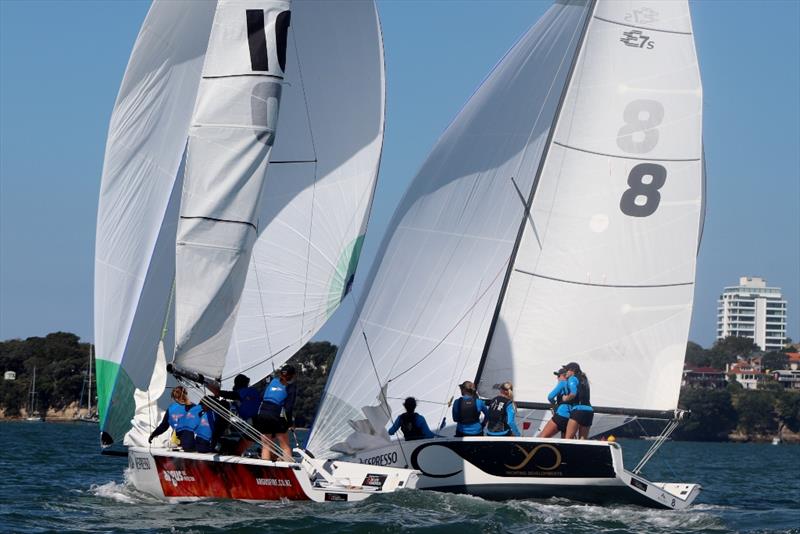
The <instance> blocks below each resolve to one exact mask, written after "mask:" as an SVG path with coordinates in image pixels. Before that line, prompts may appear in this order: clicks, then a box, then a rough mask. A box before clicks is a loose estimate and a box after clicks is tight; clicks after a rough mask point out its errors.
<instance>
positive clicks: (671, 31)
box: [594, 16, 692, 35]
mask: <svg viewBox="0 0 800 534" xmlns="http://www.w3.org/2000/svg"><path fill="white" fill-rule="evenodd" d="M594 18H596V19H597V20H602V21H603V22H608V23H609V24H617V25H619V26H626V27H628V28H637V29H639V30H648V31H653V32H661V33H677V34H678V35H692V32H679V31H677V30H660V29H658V28H651V27H649V26H635V25H633V24H627V23H625V22H617V21H616V20H608V19H604V18H603V17H597V16H596V17H594Z"/></svg>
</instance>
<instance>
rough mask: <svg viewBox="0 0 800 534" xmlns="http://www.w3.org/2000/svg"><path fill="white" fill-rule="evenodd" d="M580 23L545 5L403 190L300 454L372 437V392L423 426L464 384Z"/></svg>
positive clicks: (568, 9) (573, 9) (569, 12)
mask: <svg viewBox="0 0 800 534" xmlns="http://www.w3.org/2000/svg"><path fill="white" fill-rule="evenodd" d="M587 13H588V8H587V6H586V3H584V2H559V3H557V4H556V5H555V6H553V7H552V8H551V9H550V10H549V11H548V12H547V13H546V14H545V16H544V17H543V19H542V20H541V21H540V22H539V23H538V24H536V26H534V27H533V28H532V29H531V30H530V31H529V32H528V33H527V34H526V35H524V36H523V37H522V39H521V40H520V41H519V42H518V43H517V44H516V45H515V46H514V47H513V48H512V50H511V51H509V53H508V54H507V55H506V57H505V58H504V59H503V60H502V61H501V62H500V63H499V64H498V65H497V66H496V67H495V69H494V70H493V72H492V73H491V74H490V75H489V76H488V78H487V79H486V80H485V82H484V83H483V84H482V86H481V87H480V88H479V89H478V91H477V92H476V93H475V94H474V95H473V96H472V98H471V99H470V100H469V102H468V103H467V104H466V106H465V107H464V109H463V110H462V111H461V113H460V114H459V115H458V117H456V119H455V120H454V121H453V123H452V124H451V125H450V126H449V127H448V129H447V130H446V131H445V133H444V134H443V135H442V137H441V139H440V140H439V141H438V143H437V144H436V146H435V147H434V149H433V151H432V152H431V154H430V156H429V157H428V159H427V161H426V162H425V164H424V165H423V166H422V169H421V170H420V172H419V174H418V175H417V176H416V178H415V179H414V180H413V182H412V184H411V186H410V187H409V189H408V191H407V192H406V194H405V196H404V198H403V200H402V201H401V203H400V206H399V207H398V209H397V211H396V213H395V214H394V217H393V219H392V222H391V223H390V226H389V229H388V231H387V235H386V237H385V239H384V241H383V243H382V245H381V249H380V251H379V254H378V260H376V264H375V266H374V268H373V270H372V272H371V273H370V276H369V278H368V281H367V287H368V290H367V291H366V292H365V297H364V300H363V301H362V302H361V304H360V308H359V311H358V314H357V316H356V320H355V322H354V324H353V326H352V328H351V331H350V334H349V336H348V338H347V342H346V344H345V346H344V347H343V348H342V350H341V353H340V355H339V356H338V358H337V361H336V365H335V367H334V369H333V372H332V376H331V378H330V379H329V382H328V388H327V390H326V393H325V395H324V397H323V400H322V404H321V407H320V411H319V414H318V417H317V422H316V424H315V426H314V430H313V433H312V435H311V439H310V443H309V447H310V449H311V450H312V451H314V452H315V453H317V454H329V451H330V449H331V447H333V446H334V445H336V444H337V443H339V442H341V441H343V440H344V439H345V438H347V437H348V435H349V434H351V428H360V429H365V428H369V427H374V426H375V424H377V423H375V421H377V419H379V418H376V417H375V413H374V412H375V410H372V409H368V410H366V411H362V408H363V407H366V406H370V405H377V406H381V405H383V404H384V402H383V400H384V399H383V398H382V397H383V396H382V395H380V393H379V392H380V390H381V387H385V388H386V389H385V391H386V394H385V395H386V397H388V399H386V400H388V406H390V407H391V409H393V410H397V409H398V408H399V407H400V404H401V403H402V400H403V398H404V397H406V396H408V395H413V396H415V397H417V401H418V406H417V411H418V412H419V413H421V414H423V415H424V416H425V417H426V418H427V419H428V421H429V423H430V424H431V426H432V427H435V426H438V422H439V421H441V419H442V417H443V416H444V415H445V414H447V413H448V411H449V407H448V406H447V403H448V400H450V399H451V398H452V396H453V394H454V393H455V392H456V390H457V388H456V385H457V384H458V383H459V382H461V381H462V380H464V379H472V378H474V376H475V373H476V371H477V367H478V362H479V360H480V356H481V353H482V351H483V346H484V344H485V342H486V336H487V332H488V329H489V326H490V324H491V320H492V314H493V311H494V309H495V307H496V303H497V299H498V298H499V293H500V289H501V286H502V282H503V279H504V275H505V272H506V270H507V267H508V264H509V259H510V256H511V253H512V250H513V248H514V242H515V237H516V235H517V233H518V231H519V227H520V223H521V221H522V217H523V214H524V212H525V202H526V199H527V198H528V195H529V192H530V191H531V188H532V186H533V181H534V177H535V175H536V171H537V169H538V168H539V164H540V160H541V156H542V153H543V151H544V149H545V146H546V144H547V140H548V138H549V133H550V129H551V126H552V124H553V121H554V115H555V113H556V110H557V107H558V104H559V101H560V98H561V96H562V94H563V92H564V86H565V84H566V80H567V75H568V73H569V71H570V67H571V65H572V63H573V58H574V56H575V53H576V47H577V44H578V42H579V40H580V37H581V34H582V30H583V28H584V26H585V21H586V18H587ZM551 376H552V375H551ZM376 399H378V400H376ZM376 409H378V408H376ZM383 410H386V408H383ZM365 417H366V420H365ZM388 417H389V414H388V413H387V414H386V419H388ZM348 421H349V422H350V425H348V424H347V422H348ZM365 421H366V422H365ZM370 421H372V422H370ZM367 423H368V424H367ZM373 430H377V429H374V428H373ZM351 437H352V436H351Z"/></svg>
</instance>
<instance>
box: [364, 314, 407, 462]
mask: <svg viewBox="0 0 800 534" xmlns="http://www.w3.org/2000/svg"><path fill="white" fill-rule="evenodd" d="M359 327H360V328H361V335H362V336H363V337H364V344H365V345H366V347H367V354H368V355H369V361H370V363H372V370H373V371H375V380H377V381H378V395H380V396H381V397H382V398H383V402H382V403H381V404H382V406H383V407H385V408H386V416H387V417H388V418H389V420H390V421H391V419H392V414H391V413H390V412H389V411H388V409H389V400H388V399H387V398H386V392H385V391H384V390H383V388H384V385H383V384H382V383H381V377H380V375H378V368H377V366H376V365H375V359H374V358H373V357H372V350H371V349H370V348H369V340H368V339H367V333H366V332H365V331H364V327H363V325H362V323H361V322H360V321H359ZM388 385H389V382H386V386H387V388H388ZM395 443H396V446H397V448H398V449H400V454H402V455H403V459H404V460H405V462H406V467H408V466H409V465H410V464H409V463H408V458H407V457H406V451H404V450H403V446H402V445H401V444H400V440H395Z"/></svg>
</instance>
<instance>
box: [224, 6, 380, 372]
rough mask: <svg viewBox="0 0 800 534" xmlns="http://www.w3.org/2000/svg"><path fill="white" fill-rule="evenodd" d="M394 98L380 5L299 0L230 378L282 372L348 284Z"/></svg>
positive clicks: (294, 9) (228, 364)
mask: <svg viewBox="0 0 800 534" xmlns="http://www.w3.org/2000/svg"><path fill="white" fill-rule="evenodd" d="M334 20H335V21H337V22H336V23H335V24H332V23H331V21H334ZM384 94H385V79H384V61H383V47H382V40H381V31H380V23H379V20H378V14H377V10H376V8H375V5H374V4H373V3H372V2H352V1H348V0H341V1H326V2H316V1H314V2H309V1H297V0H295V1H294V2H293V3H292V24H291V28H290V32H289V43H288V47H287V60H286V78H285V86H284V88H283V94H282V97H281V112H280V117H279V119H278V135H277V138H276V140H275V146H274V148H273V151H272V155H271V158H270V164H269V169H268V171H267V181H266V185H265V188H264V198H263V204H262V207H261V211H260V214H259V216H258V219H259V221H260V226H259V232H260V233H259V236H258V240H257V241H256V244H255V247H254V249H253V255H252V258H251V261H250V265H249V268H248V273H247V280H246V282H245V286H244V292H243V294H242V300H241V303H240V306H239V312H238V315H237V319H236V326H235V329H234V339H233V342H232V344H231V346H230V349H229V352H228V356H227V358H226V361H225V369H224V371H223V378H230V377H232V376H234V375H236V374H237V373H239V372H246V373H247V374H248V375H250V376H251V377H253V378H256V379H257V378H260V377H263V376H265V375H267V374H268V373H270V372H272V370H273V369H274V368H277V367H279V366H280V365H281V364H282V363H283V362H285V361H286V360H287V359H288V358H289V357H291V356H292V355H293V354H294V353H295V352H297V350H299V349H300V347H302V346H303V344H305V343H306V341H308V340H309V339H310V338H311V336H313V335H314V333H316V332H317V330H319V328H320V327H321V326H322V324H323V323H324V322H325V321H326V320H327V319H328V317H329V316H330V314H331V313H333V311H334V310H335V309H336V308H337V307H338V306H339V303H340V302H341V299H342V298H343V297H344V295H345V293H346V292H347V291H348V290H349V285H350V283H351V282H352V278H353V274H354V270H355V267H356V264H357V262H358V257H359V253H360V250H361V244H362V242H363V238H364V232H365V231H366V224H367V218H368V216H369V209H370V205H371V202H372V194H373V190H374V188H375V183H376V180H377V174H378V164H379V162H380V156H381V148H382V144H383V129H384V110H385V97H384Z"/></svg>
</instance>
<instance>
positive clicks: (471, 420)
mask: <svg viewBox="0 0 800 534" xmlns="http://www.w3.org/2000/svg"><path fill="white" fill-rule="evenodd" d="M458 387H459V389H461V396H460V397H459V398H457V399H456V400H455V402H454V403H453V421H455V422H456V437H457V438H462V437H464V436H482V435H483V426H482V424H481V414H483V419H484V420H486V416H487V413H488V411H487V408H486V403H485V402H483V400H482V399H479V398H478V396H477V393H476V392H475V384H473V383H472V382H470V381H469V380H467V381H465V382H464V383H463V384H460V385H459V386H458Z"/></svg>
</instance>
